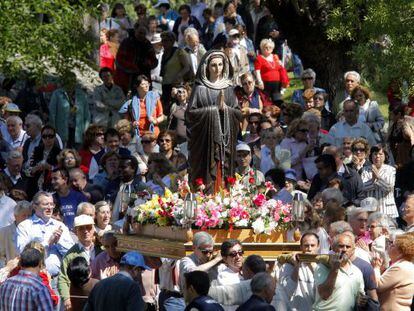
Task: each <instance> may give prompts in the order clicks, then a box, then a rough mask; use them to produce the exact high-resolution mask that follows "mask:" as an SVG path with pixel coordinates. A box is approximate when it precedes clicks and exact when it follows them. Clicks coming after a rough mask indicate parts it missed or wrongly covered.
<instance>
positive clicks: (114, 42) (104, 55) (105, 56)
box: [99, 29, 119, 72]
mask: <svg viewBox="0 0 414 311" xmlns="http://www.w3.org/2000/svg"><path fill="white" fill-rule="evenodd" d="M105 36H106V41H105V43H104V44H102V45H101V47H100V49H99V59H100V61H99V66H100V67H101V68H105V67H106V68H109V69H111V70H112V72H113V71H114V70H115V58H116V53H118V48H119V32H118V30H116V29H111V30H108V31H107V32H106V33H105Z"/></svg>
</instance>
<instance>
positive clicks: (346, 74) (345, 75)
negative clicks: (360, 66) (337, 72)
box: [344, 71, 361, 83]
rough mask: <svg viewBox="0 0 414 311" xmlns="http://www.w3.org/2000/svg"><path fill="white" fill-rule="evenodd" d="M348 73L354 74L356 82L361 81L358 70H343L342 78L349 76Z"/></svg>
mask: <svg viewBox="0 0 414 311" xmlns="http://www.w3.org/2000/svg"><path fill="white" fill-rule="evenodd" d="M349 75H353V76H355V80H356V82H358V83H359V82H361V75H360V74H359V73H358V72H356V71H347V72H345V74H344V80H346V77H347V76H349Z"/></svg>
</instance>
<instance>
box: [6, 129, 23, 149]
mask: <svg viewBox="0 0 414 311" xmlns="http://www.w3.org/2000/svg"><path fill="white" fill-rule="evenodd" d="M7 134H8V135H7V136H6V137H4V140H5V141H7V142H8V143H9V145H10V146H11V147H12V149H15V148H18V147H23V145H24V142H25V141H26V139H28V138H29V135H27V134H26V131H24V130H20V134H19V137H17V138H16V139H13V138H12V137H11V136H10V134H9V133H8V132H7Z"/></svg>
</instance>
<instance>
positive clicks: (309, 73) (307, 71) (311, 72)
mask: <svg viewBox="0 0 414 311" xmlns="http://www.w3.org/2000/svg"><path fill="white" fill-rule="evenodd" d="M309 76H310V77H311V78H312V79H313V80H315V79H316V72H315V71H314V70H313V69H312V68H308V69H305V70H304V71H303V72H302V75H301V76H300V77H301V79H303V78H306V77H309Z"/></svg>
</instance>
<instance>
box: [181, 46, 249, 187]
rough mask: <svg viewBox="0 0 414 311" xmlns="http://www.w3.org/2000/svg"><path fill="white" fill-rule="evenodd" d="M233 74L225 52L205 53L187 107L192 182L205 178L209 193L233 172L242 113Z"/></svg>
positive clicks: (220, 185)
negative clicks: (233, 83) (234, 86)
mask: <svg viewBox="0 0 414 311" xmlns="http://www.w3.org/2000/svg"><path fill="white" fill-rule="evenodd" d="M232 78H233V69H232V67H231V64H230V61H229V59H228V57H227V55H226V54H225V53H224V52H222V51H218V50H212V51H210V52H208V53H206V54H205V55H204V56H203V58H202V59H201V62H200V65H199V68H198V70H197V75H196V81H195V86H194V89H193V92H192V94H191V98H190V102H189V104H188V107H187V111H186V125H187V131H188V150H189V163H190V179H191V183H192V184H193V185H194V184H195V182H196V180H197V179H199V178H202V180H203V182H204V184H205V185H206V191H207V192H208V193H212V192H217V191H219V189H220V188H221V187H223V186H224V181H225V179H226V177H230V176H233V175H234V163H235V155H236V143H237V135H238V132H239V128H240V121H241V120H242V114H241V111H240V109H239V106H238V103H237V98H236V96H235V95H234V92H233V86H232Z"/></svg>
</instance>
